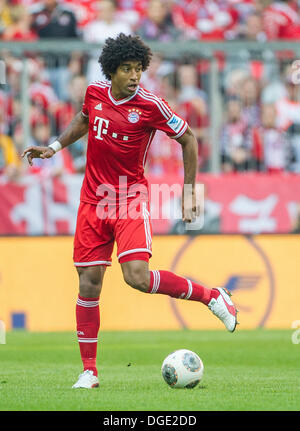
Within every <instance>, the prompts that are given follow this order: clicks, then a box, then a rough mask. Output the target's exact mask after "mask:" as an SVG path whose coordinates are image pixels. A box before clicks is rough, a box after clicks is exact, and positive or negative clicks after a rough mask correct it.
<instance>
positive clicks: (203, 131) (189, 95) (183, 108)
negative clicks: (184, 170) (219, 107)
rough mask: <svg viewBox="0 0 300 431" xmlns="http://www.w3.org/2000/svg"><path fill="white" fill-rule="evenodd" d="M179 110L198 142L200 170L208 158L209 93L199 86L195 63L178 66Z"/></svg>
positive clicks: (203, 167)
mask: <svg viewBox="0 0 300 431" xmlns="http://www.w3.org/2000/svg"><path fill="white" fill-rule="evenodd" d="M178 78H179V79H178V81H179V92H178V102H179V107H178V112H179V113H180V114H181V115H182V117H183V118H184V119H185V120H186V121H188V123H189V125H190V127H191V129H192V130H193V133H194V135H195V137H196V139H197V142H198V160H199V167H198V169H199V170H204V169H205V164H206V162H207V158H208V142H207V141H208V107H207V95H206V93H205V92H204V91H203V90H201V89H200V88H199V86H198V76H197V70H196V67H195V65H193V64H182V65H180V66H179V68H178Z"/></svg>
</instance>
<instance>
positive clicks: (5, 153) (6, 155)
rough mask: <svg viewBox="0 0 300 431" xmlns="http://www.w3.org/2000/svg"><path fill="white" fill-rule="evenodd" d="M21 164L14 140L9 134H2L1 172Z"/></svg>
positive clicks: (0, 145) (0, 146)
mask: <svg viewBox="0 0 300 431" xmlns="http://www.w3.org/2000/svg"><path fill="white" fill-rule="evenodd" d="M20 165H21V162H20V158H19V156H18V152H17V150H16V148H15V146H14V143H13V140H12V139H11V137H9V136H7V135H3V134H0V173H1V174H3V173H5V172H6V170H7V168H8V167H20Z"/></svg>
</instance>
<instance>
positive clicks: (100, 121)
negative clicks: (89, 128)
mask: <svg viewBox="0 0 300 431" xmlns="http://www.w3.org/2000/svg"><path fill="white" fill-rule="evenodd" d="M97 123H98V124H97ZM108 124H109V120H105V119H104V118H101V117H97V116H96V117H95V119H94V130H95V132H97V135H96V136H95V138H96V139H100V140H101V141H102V140H103V137H102V134H103V135H106V134H107V127H108ZM103 125H104V126H103ZM104 127H106V128H104Z"/></svg>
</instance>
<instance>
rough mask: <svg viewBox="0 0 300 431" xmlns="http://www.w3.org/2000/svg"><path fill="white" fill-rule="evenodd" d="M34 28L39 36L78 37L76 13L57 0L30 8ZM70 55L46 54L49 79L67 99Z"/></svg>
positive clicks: (58, 92)
mask: <svg viewBox="0 0 300 431" xmlns="http://www.w3.org/2000/svg"><path fill="white" fill-rule="evenodd" d="M30 12H31V15H32V29H33V30H34V31H35V32H36V33H37V35H38V37H39V38H43V39H48V38H57V39H59V38H77V37H78V35H79V34H78V29H77V22H76V18H75V15H74V14H73V12H72V11H71V10H70V9H68V8H67V7H66V6H64V4H60V3H59V2H58V1H57V0H43V2H42V3H38V4H37V5H33V6H31V8H30ZM69 61H70V56H69V55H65V54H51V55H50V56H49V55H45V63H46V65H47V69H48V71H49V79H50V82H51V85H52V87H53V89H54V91H55V93H56V95H57V96H58V97H59V98H60V99H63V100H65V99H66V97H67V92H66V87H67V82H68V79H69V71H68V64H69Z"/></svg>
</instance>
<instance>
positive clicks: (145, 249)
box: [118, 248, 152, 259]
mask: <svg viewBox="0 0 300 431" xmlns="http://www.w3.org/2000/svg"><path fill="white" fill-rule="evenodd" d="M143 251H147V252H148V253H150V256H152V251H151V250H149V249H148V248H133V249H132V250H127V251H123V253H120V254H119V255H118V259H120V257H122V256H126V255H127V254H131V253H139V252H143Z"/></svg>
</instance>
